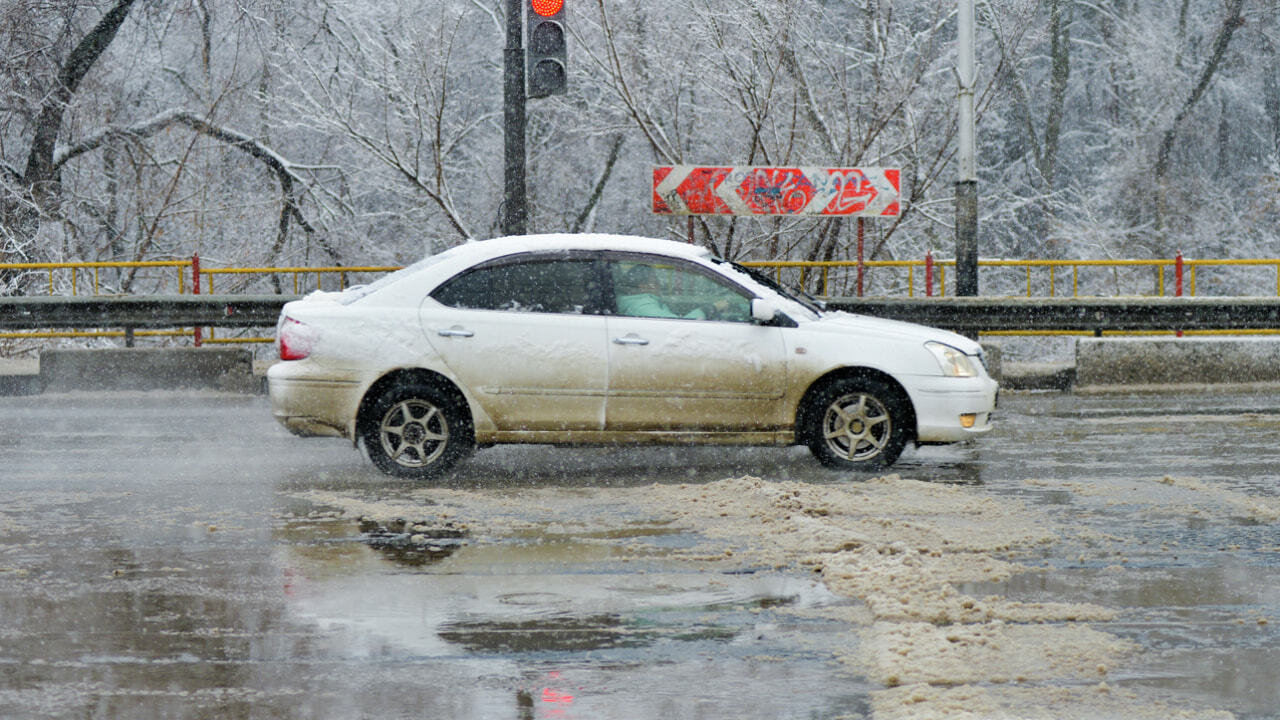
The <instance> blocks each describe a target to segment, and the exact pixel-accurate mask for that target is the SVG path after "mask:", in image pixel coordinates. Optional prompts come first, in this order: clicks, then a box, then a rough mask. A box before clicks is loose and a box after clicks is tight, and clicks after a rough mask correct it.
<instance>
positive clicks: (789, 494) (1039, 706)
mask: <svg viewBox="0 0 1280 720" xmlns="http://www.w3.org/2000/svg"><path fill="white" fill-rule="evenodd" d="M1030 482H1033V483H1034V482H1035V481H1030ZM1157 482H1158V483H1159V484H1160V485H1162V486H1175V487H1177V488H1179V489H1180V490H1182V491H1184V492H1187V493H1191V494H1194V495H1200V496H1205V495H1206V494H1211V495H1212V498H1211V499H1212V500H1214V501H1216V503H1217V505H1218V506H1221V509H1222V512H1227V513H1239V512H1242V511H1244V512H1248V513H1250V514H1251V515H1254V516H1258V517H1260V518H1261V517H1266V518H1273V517H1274V515H1273V513H1274V512H1275V511H1276V508H1274V507H1271V506H1270V505H1259V504H1258V501H1256V499H1251V498H1246V497H1244V496H1241V497H1236V496H1235V495H1232V494H1230V491H1226V490H1221V489H1211V488H1208V486H1205V485H1204V484H1203V483H1198V482H1197V481H1194V480H1179V479H1173V478H1164V479H1161V480H1158V481H1157ZM1147 484H1148V485H1149V484H1150V483H1147ZM1064 489H1070V488H1064ZM1223 493H1227V494H1228V495H1229V496H1222V497H1219V496H1220V495H1222V494H1223ZM298 495H299V497H300V498H303V499H305V500H308V501H310V502H312V503H316V504H319V505H326V506H333V507H337V508H341V509H342V510H343V511H344V512H345V513H347V515H348V516H350V517H353V518H354V517H357V516H363V517H366V518H373V519H390V518H396V517H399V518H405V519H410V520H412V521H414V522H450V523H454V524H455V526H463V527H466V528H467V529H468V530H469V531H470V533H471V536H472V538H473V540H474V541H476V542H483V539H484V538H485V537H491V538H499V537H502V538H509V537H512V536H519V535H524V534H537V535H538V536H541V537H547V536H549V535H550V536H556V535H563V536H573V537H576V538H592V539H593V541H595V542H605V543H611V544H616V545H618V546H619V547H621V548H623V549H624V550H625V551H626V552H627V553H629V554H631V555H632V556H633V557H636V558H643V557H646V556H654V555H659V554H660V555H662V556H663V557H666V558H671V557H673V556H674V557H675V558H677V559H680V560H683V561H686V562H689V563H694V564H698V565H702V566H706V567H707V568H708V569H712V568H714V569H715V570H716V571H722V570H728V569H735V568H762V567H763V568H773V569H777V570H781V571H784V572H796V573H805V574H810V575H818V576H820V577H821V578H822V580H823V582H824V583H825V584H826V585H827V587H828V588H829V589H830V590H831V591H833V592H834V593H837V594H839V595H842V596H845V597H848V598H851V599H853V600H855V601H857V603H856V604H855V606H854V607H853V608H852V609H850V608H844V609H838V610H834V611H831V612H837V613H838V614H840V615H841V617H843V618H845V619H847V620H848V622H849V623H850V626H851V627H850V633H849V637H850V642H849V643H848V647H847V648H844V649H843V650H842V651H840V652H839V653H837V655H838V659H839V661H840V662H842V663H844V664H845V665H846V666H847V667H848V668H849V669H850V671H851V672H853V673H855V674H856V675H858V676H861V677H865V678H867V679H869V680H872V681H874V682H877V683H879V684H881V685H883V686H884V689H883V690H880V691H876V692H875V693H874V694H873V704H874V712H875V717H876V718H884V719H889V718H892V719H895V720H896V719H899V718H916V719H919V720H928V719H930V718H957V717H973V718H1003V717H1008V718H1013V717H1017V718H1042V717H1043V718H1055V719H1058V720H1062V719H1070V718H1081V719H1083V718H1097V717H1108V718H1135V719H1141V718H1157V717H1158V718H1171V717H1193V716H1194V717H1197V718H1229V717H1231V715H1230V714H1229V713H1215V712H1213V711H1203V710H1190V709H1187V708H1185V707H1183V706H1182V705H1169V704H1166V703H1165V702H1162V700H1161V699H1160V698H1158V697H1152V696H1151V695H1150V694H1148V693H1140V692H1134V691H1131V690H1125V689H1120V688H1113V687H1111V686H1109V685H1108V684H1107V679H1108V677H1109V675H1111V674H1112V673H1113V672H1114V671H1115V670H1116V669H1117V668H1120V667H1123V666H1124V665H1125V664H1126V663H1127V662H1130V661H1132V660H1133V659H1134V658H1135V657H1136V656H1137V655H1138V654H1139V653H1140V652H1141V648H1139V647H1138V646H1136V645H1135V644H1134V643H1133V642H1131V641H1129V640H1126V639H1123V638H1120V637H1118V636H1116V635H1113V634H1111V633H1108V632H1107V623H1108V622H1109V621H1111V620H1112V619H1114V618H1115V616H1116V613H1115V611H1113V610H1112V609H1110V608H1107V607H1101V606H1098V605H1092V604H1087V603H1057V602H1044V603H1026V602H1017V601H1013V600H1010V599H1008V598H1005V597H1001V596H996V595H988V596H983V597H976V596H971V595H968V594H966V593H965V592H962V590H961V588H962V587H964V586H965V584H968V583H982V582H999V581H1002V580H1005V579H1008V578H1009V577H1011V576H1013V575H1015V574H1020V573H1031V572H1042V569H1041V568H1039V567H1037V566H1036V565H1033V564H1032V563H1033V561H1034V560H1035V559H1036V558H1040V557H1043V554H1044V550H1045V548H1046V547H1049V546H1054V545H1056V544H1059V543H1061V542H1063V541H1064V539H1067V538H1068V537H1072V536H1074V539H1077V540H1078V539H1079V537H1080V533H1088V532H1090V531H1088V530H1085V529H1076V528H1066V527H1063V526H1061V524H1060V523H1058V522H1056V521H1054V520H1053V519H1052V518H1051V517H1050V516H1048V515H1047V514H1045V513H1044V512H1043V511H1041V510H1039V509H1036V508H1034V507H1031V506H1028V505H1026V504H1025V503H1022V502H1020V501H1019V500H1017V499H1013V498H1009V497H1001V496H992V495H990V494H986V493H983V492H981V491H980V490H976V489H975V488H972V487H966V486H959V485H945V484H938V483H928V482H920V481H916V480H910V479H905V478H902V477H899V476H897V475H890V476H886V477H881V478H876V479H872V480H868V481H866V482H850V483H838V484H814V483H803V482H773V481H769V480H765V479H761V478H756V477H741V478H734V479H725V480H721V481H718V482H712V483H706V484H679V485H662V484H659V485H652V486H648V487H643V488H573V489H565V488H528V489H521V490H509V489H508V490H492V491H484V490H462V489H441V488H429V489H428V488H423V489H419V490H412V491H408V492H406V493H403V494H401V495H400V496H399V497H397V498H395V499H387V498H385V497H376V498H374V497H370V495H369V493H368V492H366V493H365V494H364V495H363V496H362V495H358V494H353V493H348V492H334V491H318V490H312V491H307V492H303V493H299V494H298ZM1201 507H1202V508H1203V507H1205V505H1203V504H1201ZM654 527H663V528H667V529H670V530H681V531H683V532H685V533H687V534H689V535H690V536H691V537H696V538H698V539H699V542H697V543H695V544H694V545H693V546H692V547H683V548H680V549H676V550H672V549H671V548H670V547H669V546H668V547H658V546H656V545H651V544H649V543H648V541H646V537H645V534H644V533H643V532H639V529H640V528H654ZM627 530H636V531H637V532H635V533H630V532H626V531H627ZM1019 560H1021V561H1022V562H1019ZM1120 570H1121V571H1122V569H1120ZM638 571H640V570H638ZM797 612H812V610H808V611H797Z"/></svg>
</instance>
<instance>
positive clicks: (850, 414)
mask: <svg viewBox="0 0 1280 720" xmlns="http://www.w3.org/2000/svg"><path fill="white" fill-rule="evenodd" d="M892 432H893V422H892V419H891V418H890V417H889V411H888V409H887V408H885V406H884V403H882V402H880V400H879V399H878V398H876V397H875V396H872V395H867V394H865V393H850V394H848V395H843V396H841V397H839V398H837V399H836V400H834V401H832V403H831V404H830V405H828V406H827V412H826V414H825V415H824V416H823V419H822V437H823V440H824V441H825V442H826V444H827V448H828V449H829V450H830V451H831V452H832V453H833V454H834V455H835V456H836V457H839V458H843V459H845V460H854V461H857V460H866V459H868V458H872V457H875V456H876V455H879V454H880V453H881V452H882V451H883V450H884V447H885V445H887V444H888V443H889V436H890V435H891V434H892Z"/></svg>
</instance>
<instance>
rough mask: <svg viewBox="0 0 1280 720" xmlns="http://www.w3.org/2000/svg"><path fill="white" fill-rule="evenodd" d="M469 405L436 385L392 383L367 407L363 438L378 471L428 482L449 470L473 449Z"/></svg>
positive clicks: (363, 424) (363, 423)
mask: <svg viewBox="0 0 1280 720" xmlns="http://www.w3.org/2000/svg"><path fill="white" fill-rule="evenodd" d="M470 427H471V421H470V417H469V415H468V414H467V412H466V409H465V407H462V406H460V404H459V403H458V402H457V400H456V399H455V398H453V397H451V396H450V394H449V393H447V392H443V391H441V390H440V389H439V388H437V387H435V386H433V385H393V386H391V387H389V388H387V389H385V390H383V391H382V393H381V394H380V395H378V396H377V397H376V398H375V399H374V400H373V402H372V403H370V404H369V405H368V406H367V409H366V410H365V416H364V418H363V422H362V432H361V439H362V440H363V442H364V447H365V449H366V451H367V452H368V453H369V459H370V460H372V461H373V464H374V465H377V466H378V469H380V470H382V471H383V472H385V473H387V474H389V475H395V476H398V477H406V478H414V479H426V478H432V477H435V476H437V475H439V474H440V473H442V472H444V471H445V470H448V469H449V468H450V467H451V466H453V464H454V463H456V462H457V461H458V460H459V459H461V458H462V457H464V456H465V455H466V454H467V453H468V452H469V451H470V450H471V448H472V446H473V445H474V439H473V437H472V433H471V432H470Z"/></svg>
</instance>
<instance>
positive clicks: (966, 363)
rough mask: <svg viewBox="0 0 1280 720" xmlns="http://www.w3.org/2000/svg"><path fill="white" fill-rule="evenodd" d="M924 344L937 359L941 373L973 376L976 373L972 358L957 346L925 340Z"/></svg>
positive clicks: (952, 375) (951, 375)
mask: <svg viewBox="0 0 1280 720" xmlns="http://www.w3.org/2000/svg"><path fill="white" fill-rule="evenodd" d="M924 346H925V348H926V349H927V350H928V351H929V352H931V353H933V357H934V358H935V359H936V360H937V361H938V367H940V368H941V369H942V374H943V375H946V376H947V377H974V376H976V375H977V374H978V368H977V367H976V366H975V365H974V364H973V358H971V357H969V356H968V355H965V354H964V352H962V351H961V350H959V349H958V348H953V347H951V346H950V345H946V344H943V343H940V342H934V341H930V342H927V343H925V344H924Z"/></svg>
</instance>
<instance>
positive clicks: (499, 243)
mask: <svg viewBox="0 0 1280 720" xmlns="http://www.w3.org/2000/svg"><path fill="white" fill-rule="evenodd" d="M550 250H621V251H627V252H640V253H656V254H660V255H674V256H677V257H684V258H690V259H705V258H708V257H710V256H711V251H710V250H707V249H706V248H704V247H701V246H699V245H692V244H689V243H682V242H675V241H673V240H659V239H657V238H646V237H637V236H634V235H611V234H607V233H546V234H541V235H510V236H507V237H499V238H494V239H492V240H472V241H470V242H467V243H464V244H462V245H459V246H457V247H454V248H451V249H449V250H446V251H445V252H444V253H443V254H444V255H450V256H452V257H450V260H461V261H464V262H465V263H467V264H474V263H476V262H481V261H483V260H489V259H492V258H498V257H503V256H505V255H514V254H518V253H525V252H537V251H544V252H545V251H550Z"/></svg>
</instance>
